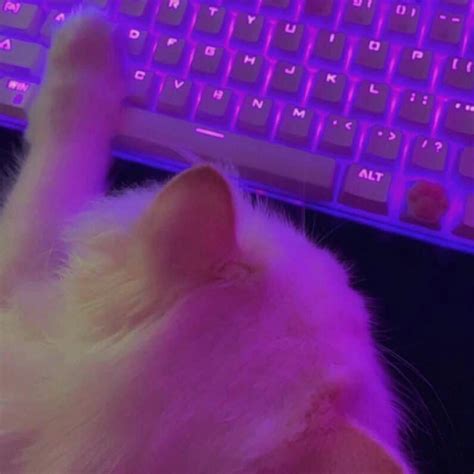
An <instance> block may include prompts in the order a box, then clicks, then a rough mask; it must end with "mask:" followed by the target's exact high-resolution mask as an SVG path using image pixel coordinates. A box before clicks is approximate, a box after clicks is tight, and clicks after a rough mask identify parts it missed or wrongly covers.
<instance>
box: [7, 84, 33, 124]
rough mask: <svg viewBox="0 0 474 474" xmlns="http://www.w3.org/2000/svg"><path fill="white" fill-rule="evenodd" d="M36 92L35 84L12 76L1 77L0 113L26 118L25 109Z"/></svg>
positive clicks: (16, 117) (26, 109) (21, 118)
mask: <svg viewBox="0 0 474 474" xmlns="http://www.w3.org/2000/svg"><path fill="white" fill-rule="evenodd" d="M37 93H38V85H37V84H33V83H31V82H28V81H23V80H19V79H15V78H13V77H2V78H1V79H0V114H2V115H6V116H7V117H11V118H15V119H20V120H26V117H27V111H28V109H29V107H30V106H31V104H32V102H33V100H34V98H35V96H36V94H37Z"/></svg>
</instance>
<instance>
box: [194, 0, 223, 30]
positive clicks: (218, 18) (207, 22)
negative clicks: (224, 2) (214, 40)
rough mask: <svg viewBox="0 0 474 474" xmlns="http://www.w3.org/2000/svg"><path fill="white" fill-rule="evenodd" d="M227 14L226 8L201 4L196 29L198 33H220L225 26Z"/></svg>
mask: <svg viewBox="0 0 474 474" xmlns="http://www.w3.org/2000/svg"><path fill="white" fill-rule="evenodd" d="M225 16H226V9H225V8H223V7H216V6H214V5H206V4H202V5H200V6H199V12H198V15H197V18H196V24H195V25H194V30H195V31H197V32H198V33H204V34H208V35H219V34H220V33H221V32H222V28H223V26H224V21H225Z"/></svg>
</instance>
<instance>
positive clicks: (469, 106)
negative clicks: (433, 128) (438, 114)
mask: <svg viewBox="0 0 474 474" xmlns="http://www.w3.org/2000/svg"><path fill="white" fill-rule="evenodd" d="M444 126H445V128H446V129H447V130H448V132H452V133H454V134H460V135H463V136H464V137H466V138H469V139H471V140H472V138H474V103H468V102H461V101H456V100H451V101H449V102H448V105H447V110H446V117H445V121H444Z"/></svg>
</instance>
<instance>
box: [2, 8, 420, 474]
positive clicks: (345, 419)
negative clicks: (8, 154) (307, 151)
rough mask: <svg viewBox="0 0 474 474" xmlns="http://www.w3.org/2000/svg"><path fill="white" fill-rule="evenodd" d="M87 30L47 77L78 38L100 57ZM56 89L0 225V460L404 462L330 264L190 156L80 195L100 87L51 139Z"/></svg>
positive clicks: (33, 466)
mask: <svg viewBox="0 0 474 474" xmlns="http://www.w3.org/2000/svg"><path fill="white" fill-rule="evenodd" d="M101 24H102V25H103V22H102V21H101V20H98V18H97V17H96V16H94V15H93V16H92V17H90V16H87V15H84V17H81V16H75V17H73V19H72V20H69V22H66V28H65V30H64V40H63V41H64V43H58V45H57V46H56V50H55V51H56V52H55V53H54V54H56V59H55V61H56V62H55V68H56V69H54V68H53V69H52V70H51V79H50V81H51V84H53V85H54V84H55V79H54V78H55V76H54V74H55V71H56V70H57V72H58V73H61V72H62V70H63V69H62V68H64V67H69V66H71V64H75V65H76V66H78V67H79V66H80V65H81V64H82V66H80V67H85V66H87V65H88V62H87V61H88V55H87V54H82V55H80V57H79V58H78V57H77V55H76V54H72V53H73V52H74V51H77V48H78V46H82V47H83V48H86V50H87V51H88V52H89V53H90V55H91V56H92V59H91V64H94V65H95V66H97V65H98V64H99V63H100V62H99V61H98V60H97V59H98V57H99V58H100V55H101V54H104V52H105V53H106V52H107V51H108V50H107V48H105V49H101V48H100V47H99V48H96V46H95V45H96V43H97V44H100V45H102V46H103V45H107V44H108V45H109V47H110V46H111V45H110V43H109V39H110V36H108V34H105V35H104V31H106V30H103V29H102V28H101V27H100V25H101ZM84 31H86V32H87V33H88V36H87V40H86V39H85V36H84V34H83V33H84ZM91 34H92V37H95V38H96V42H92V43H91V41H90V37H91ZM94 35H95V36H94ZM87 48H88V49H87ZM87 51H86V52H87ZM94 54H97V55H98V56H94ZM107 57H108V56H107ZM89 66H90V64H89ZM109 66H110V65H109ZM112 66H113V67H112ZM71 67H72V66H71ZM86 69H87V68H86ZM97 69H98V72H96V73H94V74H92V73H91V72H90V70H89V73H90V74H91V75H90V76H89V80H91V81H93V80H97V81H100V80H103V76H102V75H101V72H100V68H97ZM114 70H116V69H115V65H113V64H112V65H111V69H107V68H106V72H107V71H108V73H110V71H114ZM81 71H82V70H81ZM82 72H84V71H82ZM95 74H97V77H96V76H95ZM105 76H106V77H110V76H107V74H105ZM59 84H61V82H60V81H59V82H58V83H57V84H56V85H55V86H54V87H53V86H51V89H50V88H48V87H45V88H44V90H43V92H42V99H41V100H40V101H39V102H38V104H39V105H38V108H37V109H36V112H35V113H34V114H33V115H32V117H31V125H30V126H31V128H30V137H32V138H31V139H32V151H31V153H30V156H29V158H28V162H27V164H26V165H25V167H24V169H23V171H22V174H21V176H20V179H19V181H18V183H17V185H16V187H15V188H14V189H13V191H12V194H11V195H10V197H9V201H8V202H7V206H6V208H5V210H4V212H3V215H2V222H1V223H2V226H1V227H0V242H1V243H2V245H1V246H0V249H1V250H0V318H1V319H2V331H3V335H2V338H1V339H0V360H1V361H2V362H1V364H2V366H1V369H2V389H1V393H0V402H1V403H0V419H1V423H0V472H2V474H59V473H61V474H62V473H90V474H96V473H97V474H99V473H100V474H112V473H113V474H131V473H134V474H135V473H144V474H148V473H149V474H152V473H153V474H155V473H163V474H170V473H173V474H191V473H192V474H210V473H212V474H221V473H222V474H234V473H235V474H269V473H273V474H277V473H278V474H280V473H283V472H285V473H287V472H298V473H299V474H303V473H313V474H314V473H316V472H318V473H320V474H342V473H343V472H344V474H345V471H344V469H345V468H344V466H347V465H351V466H359V467H360V469H362V471H360V472H361V473H362V472H364V474H380V473H381V472H387V473H388V472H390V473H391V472H393V473H397V474H402V473H408V472H409V471H408V468H406V467H404V466H405V465H404V462H403V455H402V452H401V447H400V433H399V421H398V414H397V412H396V410H395V408H394V403H393V402H394V400H393V395H392V390H391V389H390V386H389V382H388V379H387V377H386V376H385V374H384V371H383V368H382V366H381V364H380V361H379V360H378V359H379V358H378V353H377V350H376V348H375V345H374V342H373V340H372V337H371V334H370V316H369V313H368V311H367V309H366V306H365V304H364V301H363V298H362V297H361V296H360V295H358V294H357V293H356V292H355V291H354V290H352V289H351V287H350V285H349V279H348V276H347V273H346V270H345V269H344V267H343V266H342V265H341V264H340V263H339V262H338V261H337V260H336V258H335V257H334V256H333V255H331V254H330V253H329V252H327V251H325V250H323V249H320V248H318V247H316V246H315V245H314V244H313V243H311V242H310V241H308V240H307V239H306V238H305V237H304V235H302V234H301V233H300V232H299V231H297V230H296V229H294V228H292V227H291V226H290V225H289V224H288V223H287V222H285V220H284V219H283V218H282V217H281V216H277V215H275V214H272V213H271V212H270V211H269V210H268V209H266V208H265V207H264V206H262V205H259V206H256V207H255V208H253V207H252V206H251V205H250V204H249V203H248V201H247V200H246V199H245V198H244V197H243V196H241V195H240V193H239V191H238V190H237V189H234V188H233V187H232V186H231V185H230V183H229V182H228V181H226V179H225V178H223V177H222V176H221V175H220V174H219V173H217V172H216V171H215V170H213V169H212V168H209V167H196V168H194V169H192V170H191V171H189V172H187V173H185V174H183V175H180V176H178V177H177V178H175V179H173V180H172V181H171V183H169V184H167V185H165V187H164V188H163V189H158V187H155V188H150V189H139V190H131V191H128V192H126V193H125V194H122V195H119V196H115V197H109V198H100V197H97V193H98V190H99V189H101V188H102V187H103V186H104V182H103V180H104V176H105V175H106V170H107V167H108V161H107V159H106V158H105V151H104V150H105V146H103V145H104V144H106V143H108V141H109V140H110V138H111V137H112V135H113V127H109V126H108V125H107V124H109V119H111V118H112V119H113V120H115V119H117V117H116V115H118V114H119V107H118V106H117V104H119V103H120V98H121V95H120V94H121V93H120V87H119V86H117V88H116V90H115V96H114V92H113V88H112V91H111V95H110V97H109V96H107V97H104V98H103V100H104V101H103V102H102V103H101V104H95V106H94V107H93V108H92V109H91V110H89V109H87V107H84V109H83V113H84V115H83V116H82V118H81V124H80V125H81V126H80V127H78V128H76V127H75V126H74V122H68V117H69V118H71V117H72V115H71V114H72V112H74V109H68V110H65V112H64V113H65V114H66V119H65V122H64V123H63V124H62V125H63V126H64V129H62V130H61V131H60V132H59V135H60V134H61V133H63V132H64V133H66V135H67V134H72V135H70V136H72V137H74V138H77V139H78V141H75V140H73V141H72V142H70V143H69V144H67V143H66V141H65V140H64V137H63V136H59V135H58V134H57V133H56V132H57V131H55V130H52V129H51V128H49V127H48V126H47V125H44V124H45V123H47V121H42V120H41V119H40V118H41V116H42V114H45V115H47V114H50V113H53V114H61V113H63V112H62V110H63V108H61V107H62V106H63V105H64V102H62V101H63V100H65V97H62V99H60V100H58V94H60V91H61V87H60V86H59ZM81 87H83V81H82V80H81V81H79V82H77V83H76V84H75V87H73V89H72V92H74V91H75V89H76V88H81ZM52 92H54V94H53V93H52ZM56 92H57V93H56ZM70 92H71V91H70V90H68V94H69V93H70ZM113 97H115V101H116V103H115V102H114V100H113ZM77 106H78V103H75V107H77ZM102 108H103V109H104V110H106V111H107V113H105V114H104V115H103V116H99V117H97V116H96V112H97V110H99V109H102ZM88 110H89V111H88ZM68 114H70V115H68ZM60 117H61V116H60V115H58V116H57V117H56V118H60ZM92 117H94V120H95V122H94V123H97V122H99V125H98V128H97V134H96V135H89V133H88V132H89V129H88V126H86V127H85V128H82V123H83V122H82V121H87V120H92ZM113 120H112V122H113ZM68 127H69V128H68ZM71 127H72V128H71ZM81 133H82V135H81ZM79 138H81V140H79ZM86 138H89V139H90V140H89V141H88V140H87V139H86ZM58 140H59V142H58ZM78 143H81V144H83V145H82V146H81V147H80V148H79V147H78ZM63 144H64V147H63V146H62V145H63ZM97 144H99V145H100V146H99V145H97ZM68 146H69V148H68ZM84 148H85V149H84ZM97 154H98V156H96V155H97ZM59 157H61V159H59ZM30 163H31V164H30ZM45 170H46V171H47V172H45ZM49 173H51V174H49ZM45 174H46V176H47V177H49V179H50V182H49V185H48V186H45V185H44V182H43V176H45ZM91 183H92V184H91ZM201 185H203V186H204V187H206V186H207V188H206V189H207V191H206V192H202V190H201V189H199V186H201ZM25 196H26V197H25ZM58 196H59V197H60V198H58ZM58 199H59V201H58ZM25 200H26V201H25ZM25 202H26V204H28V205H26V204H25ZM55 202H57V203H58V204H57V205H56V206H52V207H50V205H51V203H55ZM20 231H21V232H20ZM206 232H207V234H206ZM18 235H20V236H21V239H17V240H16V241H13V240H8V238H10V239H11V238H12V237H13V236H18ZM37 235H41V236H43V237H44V238H43V239H40V241H37V240H35V236H37ZM203 235H208V236H209V240H207V239H203V238H202V236H203ZM211 239H212V241H213V242H214V244H213V246H209V245H208V242H209V241H211ZM157 242H159V243H161V245H157ZM7 243H8V245H7ZM180 249H181V250H182V252H180ZM39 255H41V256H43V257H44V258H38V259H37V260H36V257H37V256H39ZM52 255H54V256H55V258H52V257H51V256H52ZM183 255H187V256H189V258H185V259H183V258H182V256H183ZM31 257H34V258H33V260H31ZM344 463H346V464H344ZM302 466H303V467H302ZM361 466H362V467H361ZM374 466H375V467H374ZM295 469H296V470H295ZM410 472H411V471H410Z"/></svg>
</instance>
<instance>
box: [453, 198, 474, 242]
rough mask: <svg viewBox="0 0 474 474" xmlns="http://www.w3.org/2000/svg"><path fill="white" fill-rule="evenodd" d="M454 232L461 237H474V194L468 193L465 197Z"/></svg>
mask: <svg viewBox="0 0 474 474" xmlns="http://www.w3.org/2000/svg"><path fill="white" fill-rule="evenodd" d="M455 233H456V234H457V235H460V236H461V237H466V238H468V239H474V194H469V195H468V196H467V197H466V204H465V206H464V210H463V214H462V218H461V222H460V223H459V225H458V227H457V228H456V230H455Z"/></svg>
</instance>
